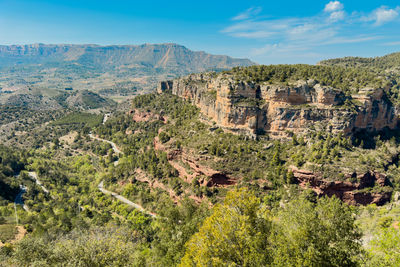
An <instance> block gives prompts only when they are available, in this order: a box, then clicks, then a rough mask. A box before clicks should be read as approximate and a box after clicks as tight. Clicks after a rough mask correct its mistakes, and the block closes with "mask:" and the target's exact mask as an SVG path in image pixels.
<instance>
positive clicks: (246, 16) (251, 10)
mask: <svg viewBox="0 0 400 267" xmlns="http://www.w3.org/2000/svg"><path fill="white" fill-rule="evenodd" d="M261 11H262V8H261V7H250V8H249V9H247V10H245V11H244V12H242V13H240V14H239V15H237V16H235V17H233V18H232V20H244V19H249V18H251V17H252V16H256V15H258V14H259V13H260V12H261Z"/></svg>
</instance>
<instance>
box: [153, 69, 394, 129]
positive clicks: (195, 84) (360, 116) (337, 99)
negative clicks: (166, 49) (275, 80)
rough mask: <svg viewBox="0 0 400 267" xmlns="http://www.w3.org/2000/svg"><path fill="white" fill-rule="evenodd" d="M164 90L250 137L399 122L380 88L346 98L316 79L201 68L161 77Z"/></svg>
mask: <svg viewBox="0 0 400 267" xmlns="http://www.w3.org/2000/svg"><path fill="white" fill-rule="evenodd" d="M165 91H170V92H172V94H175V95H177V96H180V97H182V98H185V99H187V100H189V101H191V102H192V103H193V104H195V105H196V106H198V107H199V108H200V109H201V112H202V114H204V115H205V117H207V118H209V119H211V120H213V121H215V122H216V123H217V124H218V125H219V126H221V127H223V128H225V129H226V130H230V131H232V132H242V133H247V134H249V135H252V136H256V135H257V134H259V133H268V134H269V135H270V136H272V137H286V136H288V134H289V133H290V132H293V133H297V134H298V133H305V132H306V131H308V130H310V129H316V130H321V131H329V132H344V133H346V134H350V133H352V132H354V131H357V130H360V129H366V130H368V131H374V130H381V129H383V128H385V127H389V128H394V127H396V126H397V122H398V117H397V114H396V112H395V109H394V107H393V106H392V105H391V103H390V101H389V100H388V99H387V97H386V95H385V92H384V90H383V89H381V88H377V89H373V88H365V89H362V90H360V91H359V93H358V94H357V95H352V96H351V97H350V96H345V95H344V94H343V93H342V92H341V91H340V90H337V89H335V88H332V87H328V86H323V85H321V84H319V83H318V82H317V81H315V80H307V81H298V82H297V83H295V84H290V85H279V84H267V83H255V82H247V81H236V80H234V79H233V78H232V77H231V76H229V75H227V74H222V75H215V74H212V73H205V74H204V73H203V74H193V75H190V76H187V77H184V78H180V79H176V80H173V81H166V82H161V83H160V84H159V87H158V92H159V93H162V92H165Z"/></svg>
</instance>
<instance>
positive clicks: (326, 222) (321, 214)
mask: <svg viewBox="0 0 400 267" xmlns="http://www.w3.org/2000/svg"><path fill="white" fill-rule="evenodd" d="M360 238H361V234H360V233H359V231H358V228H357V227H356V225H355V216H353V214H352V208H351V207H349V206H348V205H346V204H344V203H342V202H341V201H340V200H339V199H337V198H336V197H332V198H327V197H325V198H321V199H319V200H318V201H317V203H316V204H314V203H312V202H309V201H308V200H306V199H305V198H303V197H300V198H299V199H297V200H294V201H291V202H290V203H288V204H287V205H285V207H284V208H283V210H282V211H281V212H279V215H278V220H276V223H275V224H274V227H273V234H272V236H271V243H272V244H273V247H274V248H273V258H274V260H273V265H274V266H357V265H358V263H359V260H360V256H361V255H362V248H361V241H360Z"/></svg>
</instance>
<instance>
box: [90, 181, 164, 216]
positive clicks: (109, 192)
mask: <svg viewBox="0 0 400 267" xmlns="http://www.w3.org/2000/svg"><path fill="white" fill-rule="evenodd" d="M103 185H104V182H103V181H101V183H100V184H99V185H98V187H99V190H100V191H101V192H102V193H103V194H106V195H111V196H113V197H115V198H116V199H118V200H119V201H121V202H123V203H125V204H127V205H129V206H131V207H134V208H135V209H138V210H139V211H141V212H143V213H146V214H148V215H150V216H151V217H154V218H155V217H156V215H155V214H154V213H151V212H148V211H147V210H145V209H144V208H143V207H142V206H140V205H139V204H136V203H134V202H132V201H130V200H129V199H127V198H125V197H123V196H121V195H118V194H117V193H114V192H111V191H108V190H107V189H104V186H103Z"/></svg>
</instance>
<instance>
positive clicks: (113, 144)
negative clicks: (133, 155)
mask: <svg viewBox="0 0 400 267" xmlns="http://www.w3.org/2000/svg"><path fill="white" fill-rule="evenodd" d="M89 137H90V138H92V139H95V140H98V141H102V142H106V143H109V144H110V145H111V146H112V149H113V150H114V152H115V153H116V154H124V152H122V151H121V150H120V149H119V148H118V147H117V145H116V144H115V143H114V142H111V141H108V140H106V139H102V138H100V137H97V136H94V135H93V134H92V133H90V134H89Z"/></svg>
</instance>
